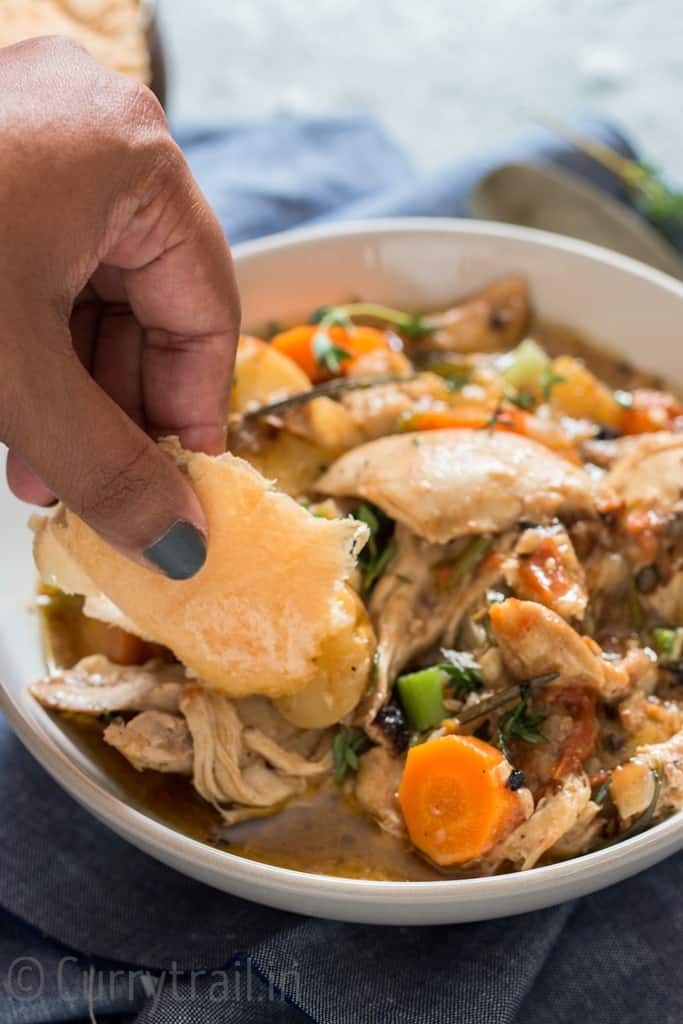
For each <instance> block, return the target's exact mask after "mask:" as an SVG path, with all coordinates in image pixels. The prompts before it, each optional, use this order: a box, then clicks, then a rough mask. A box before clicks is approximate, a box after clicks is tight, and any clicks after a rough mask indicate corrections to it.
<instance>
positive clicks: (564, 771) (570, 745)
mask: <svg viewBox="0 0 683 1024" xmlns="http://www.w3.org/2000/svg"><path fill="white" fill-rule="evenodd" d="M549 700H550V702H551V703H552V704H559V705H560V706H561V707H564V708H567V710H568V711H570V712H571V715H572V718H573V719H574V722H573V724H572V727H571V729H570V731H569V733H568V735H567V736H565V738H564V739H563V741H562V744H561V746H560V750H559V757H558V759H557V763H556V765H555V767H554V769H553V778H554V779H564V778H565V777H566V776H567V775H569V773H570V772H574V771H577V770H578V769H579V768H581V765H582V764H583V762H584V761H585V760H586V758H587V757H590V755H591V754H592V753H593V751H594V750H595V744H596V742H597V738H598V719H597V716H596V713H595V694H594V693H593V692H591V691H590V690H587V689H585V688H584V687H581V686H578V687H577V686H566V687H563V688H562V689H561V690H556V691H554V692H552V693H551V694H550V696H549Z"/></svg>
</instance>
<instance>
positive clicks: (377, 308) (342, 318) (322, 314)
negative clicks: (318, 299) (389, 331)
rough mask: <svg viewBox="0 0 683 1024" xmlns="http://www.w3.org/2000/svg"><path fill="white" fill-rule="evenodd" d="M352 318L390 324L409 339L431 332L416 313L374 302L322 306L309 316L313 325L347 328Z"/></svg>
mask: <svg viewBox="0 0 683 1024" xmlns="http://www.w3.org/2000/svg"><path fill="white" fill-rule="evenodd" d="M353 317H363V318H366V319H369V320H381V321H383V322H384V323H385V324H391V325H392V326H393V327H396V328H398V330H399V331H402V332H403V334H406V335H408V336H409V337H420V336H421V335H423V334H429V333H430V332H431V330H432V328H431V326H429V324H428V323H427V321H426V318H425V317H423V316H421V315H419V314H417V313H404V312H403V311H402V310H400V309H393V308H392V307H391V306H382V305H379V304H377V303H375V302H349V303H347V304H346V305H343V306H323V307H322V308H321V309H317V310H316V311H315V312H314V313H313V314H312V315H311V317H310V321H311V323H314V324H325V325H328V324H345V325H347V326H348V325H349V324H350V323H352V322H353V320H352V318H353Z"/></svg>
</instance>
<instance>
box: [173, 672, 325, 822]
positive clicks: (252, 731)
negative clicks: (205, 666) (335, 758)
mask: <svg viewBox="0 0 683 1024" xmlns="http://www.w3.org/2000/svg"><path fill="white" fill-rule="evenodd" d="M180 710H181V711H182V713H183V715H184V716H185V719H186V721H187V724H188V727H189V730H190V733H191V734H192V740H193V744H194V766H193V783H194V786H195V789H196V790H197V792H198V793H199V794H200V796H202V797H203V798H204V799H205V800H208V801H209V803H212V804H214V806H215V807H217V809H218V810H219V811H220V812H221V814H222V815H223V817H224V818H225V819H226V820H228V821H235V820H237V819H236V818H235V816H234V814H233V813H232V812H233V810H234V809H233V808H232V804H242V805H245V806H247V807H257V808H269V809H271V812H274V811H275V810H276V809H277V808H278V806H279V805H281V804H282V803H284V802H285V801H287V800H289V799H290V798H291V797H292V796H295V795H296V794H298V793H301V792H303V790H304V789H305V787H306V778H307V777H310V776H314V775H322V774H324V773H325V772H327V771H329V770H330V768H331V757H330V752H329V745H328V749H326V750H325V751H324V752H323V754H322V756H321V757H320V758H319V760H318V761H317V762H316V761H313V760H312V759H304V758H303V757H302V756H301V755H300V754H298V753H296V752H294V751H291V750H287V749H285V748H284V747H283V746H281V745H280V744H278V743H277V741H276V740H274V739H272V738H271V737H269V736H267V735H266V734H265V733H263V732H261V730H259V729H257V728H253V727H252V728H248V729H246V730H245V729H244V726H243V723H242V720H241V718H240V716H239V714H238V711H237V707H236V706H235V703H234V702H233V701H231V700H228V699H227V698H225V697H222V696H221V695H220V694H217V693H212V692H211V691H209V690H206V689H204V688H203V687H200V686H188V687H186V689H185V690H184V692H183V694H182V696H181V699H180Z"/></svg>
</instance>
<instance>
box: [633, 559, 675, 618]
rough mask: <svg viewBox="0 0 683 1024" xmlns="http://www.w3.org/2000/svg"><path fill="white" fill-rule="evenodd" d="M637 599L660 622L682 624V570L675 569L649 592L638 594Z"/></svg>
mask: <svg viewBox="0 0 683 1024" xmlns="http://www.w3.org/2000/svg"><path fill="white" fill-rule="evenodd" d="M639 600H640V602H641V604H643V605H644V606H645V607H646V608H648V609H650V610H651V611H653V612H654V613H655V615H656V616H657V617H658V619H659V620H660V621H661V622H666V623H668V624H669V625H671V626H683V571H681V570H680V569H677V570H675V571H674V572H673V574H672V576H671V579H669V580H667V581H666V583H662V584H661V586H659V587H657V589H656V590H653V591H652V593H651V594H641V595H639Z"/></svg>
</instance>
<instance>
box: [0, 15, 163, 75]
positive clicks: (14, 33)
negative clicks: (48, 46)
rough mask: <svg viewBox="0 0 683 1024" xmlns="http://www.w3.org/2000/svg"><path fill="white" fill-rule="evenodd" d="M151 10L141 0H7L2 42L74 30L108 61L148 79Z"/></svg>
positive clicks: (75, 35) (0, 27) (0, 32)
mask: <svg viewBox="0 0 683 1024" xmlns="http://www.w3.org/2000/svg"><path fill="white" fill-rule="evenodd" d="M146 31H147V14H146V9H145V6H144V5H143V4H141V3H140V0H2V2H1V3H0V46H9V45H10V44H11V43H18V42H20V41H21V40H22V39H29V38H34V37H35V36H49V35H61V36H69V37H70V38H72V39H75V40H77V41H78V42H79V43H82V44H83V46H84V47H85V48H86V50H88V52H89V53H90V54H91V55H92V56H93V57H94V58H95V60H97V61H99V63H100V64H103V65H105V67H109V68H113V69H114V70H115V71H121V72H123V73H124V74H126V75H131V76H132V77H133V78H137V79H139V80H140V81H141V82H145V83H149V80H150V57H149V49H148V46H147V36H146Z"/></svg>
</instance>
